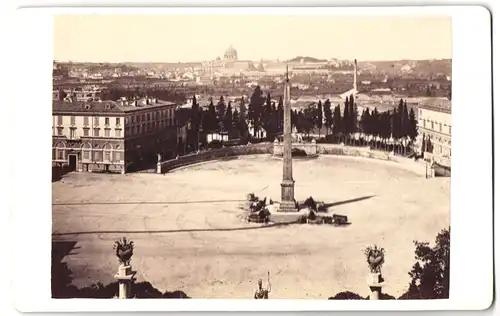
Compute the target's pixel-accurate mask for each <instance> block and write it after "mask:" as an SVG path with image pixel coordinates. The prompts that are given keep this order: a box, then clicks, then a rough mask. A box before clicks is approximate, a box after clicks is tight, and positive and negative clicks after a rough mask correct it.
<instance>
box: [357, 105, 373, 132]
mask: <svg viewBox="0 0 500 316" xmlns="http://www.w3.org/2000/svg"><path fill="white" fill-rule="evenodd" d="M370 120H371V116H370V109H368V108H366V109H365V110H364V111H363V113H362V114H361V121H360V122H359V125H360V127H361V131H362V132H363V133H364V134H367V135H368V134H372V131H371V129H370Z"/></svg>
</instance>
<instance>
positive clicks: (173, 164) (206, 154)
mask: <svg viewBox="0 0 500 316" xmlns="http://www.w3.org/2000/svg"><path fill="white" fill-rule="evenodd" d="M272 153H273V144H271V143H259V144H248V145H243V146H232V147H224V148H220V149H211V150H206V151H202V152H199V153H193V154H189V155H185V156H180V157H178V158H176V159H170V160H166V161H162V162H160V163H158V164H157V168H156V172H157V173H166V172H168V171H170V170H173V169H177V168H180V167H184V166H189V165H193V164H197V163H202V162H205V161H211V160H216V159H220V158H226V157H234V156H245V155H261V154H272Z"/></svg>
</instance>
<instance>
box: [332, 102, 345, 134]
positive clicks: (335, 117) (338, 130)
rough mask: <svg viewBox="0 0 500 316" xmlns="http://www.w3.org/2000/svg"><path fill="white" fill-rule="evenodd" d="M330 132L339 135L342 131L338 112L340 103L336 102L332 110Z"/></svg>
mask: <svg viewBox="0 0 500 316" xmlns="http://www.w3.org/2000/svg"><path fill="white" fill-rule="evenodd" d="M332 132H333V134H334V135H339V134H340V133H342V132H343V127H342V114H341V113H340V104H338V105H337V106H336V107H335V109H334V110H333V126H332Z"/></svg>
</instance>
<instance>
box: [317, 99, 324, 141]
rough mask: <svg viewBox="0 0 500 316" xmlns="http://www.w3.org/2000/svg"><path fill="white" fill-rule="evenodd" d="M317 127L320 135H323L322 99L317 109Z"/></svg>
mask: <svg viewBox="0 0 500 316" xmlns="http://www.w3.org/2000/svg"><path fill="white" fill-rule="evenodd" d="M316 127H317V128H318V137H321V128H323V105H322V104H321V101H319V102H318V108H317V109H316Z"/></svg>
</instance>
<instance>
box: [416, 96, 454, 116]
mask: <svg viewBox="0 0 500 316" xmlns="http://www.w3.org/2000/svg"><path fill="white" fill-rule="evenodd" d="M419 101H420V102H418V107H419V108H422V109H427V110H433V111H439V112H446V113H451V100H449V99H447V98H422V99H421V100H419Z"/></svg>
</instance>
